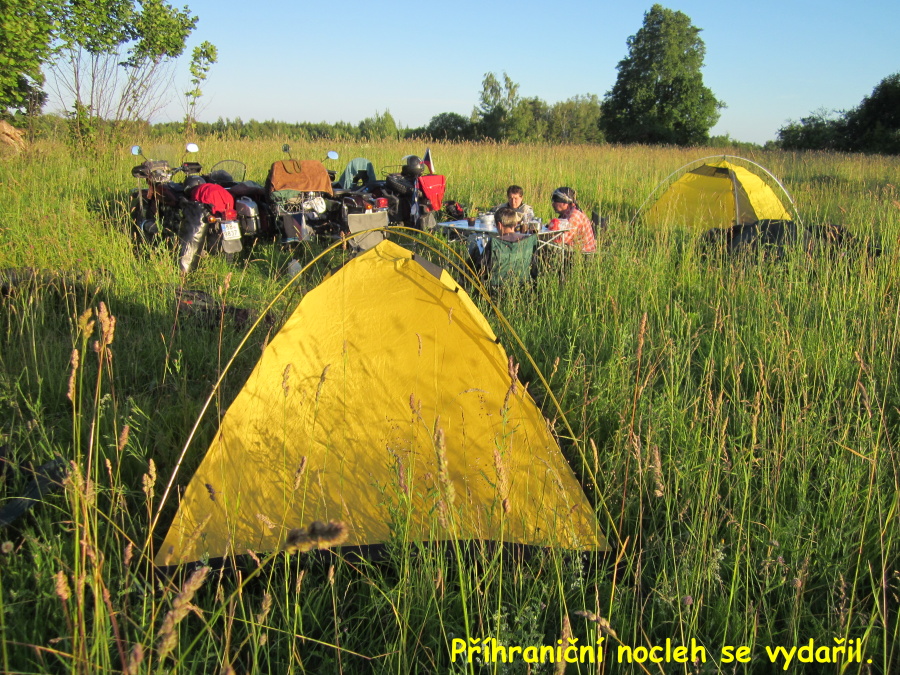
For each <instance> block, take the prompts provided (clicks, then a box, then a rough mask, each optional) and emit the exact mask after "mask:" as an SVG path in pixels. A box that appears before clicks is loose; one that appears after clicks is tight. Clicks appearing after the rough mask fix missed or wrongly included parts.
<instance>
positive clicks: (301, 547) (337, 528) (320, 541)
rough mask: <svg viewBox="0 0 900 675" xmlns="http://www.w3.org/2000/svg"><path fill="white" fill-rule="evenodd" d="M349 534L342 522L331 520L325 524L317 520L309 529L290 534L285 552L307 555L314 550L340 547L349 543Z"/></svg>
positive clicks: (285, 544)
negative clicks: (346, 542)
mask: <svg viewBox="0 0 900 675" xmlns="http://www.w3.org/2000/svg"><path fill="white" fill-rule="evenodd" d="M349 534H350V532H349V529H348V528H347V526H346V525H345V524H344V523H342V522H338V521H334V520H331V521H329V522H327V523H323V522H322V521H320V520H316V521H314V522H313V523H312V524H310V526H309V527H301V528H298V529H294V530H291V531H290V532H288V534H287V538H286V540H285V542H284V551H286V552H287V553H306V552H307V551H311V550H313V549H314V548H331V547H333V546H340V545H341V544H343V543H344V542H345V541H347V537H348V536H349Z"/></svg>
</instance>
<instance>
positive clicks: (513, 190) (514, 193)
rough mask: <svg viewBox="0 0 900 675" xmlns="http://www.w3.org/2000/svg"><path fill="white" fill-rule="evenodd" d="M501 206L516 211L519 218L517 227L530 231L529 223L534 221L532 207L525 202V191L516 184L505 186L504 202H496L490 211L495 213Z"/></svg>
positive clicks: (523, 230)
mask: <svg viewBox="0 0 900 675" xmlns="http://www.w3.org/2000/svg"><path fill="white" fill-rule="evenodd" d="M502 208H510V209H512V210H513V211H515V212H516V215H517V216H518V219H519V224H518V229H519V231H521V232H530V231H531V230H532V228H531V223H533V222H534V209H533V208H531V207H530V206H529V205H528V204H526V203H525V191H524V190H523V189H522V188H521V187H519V186H518V185H510V186H509V187H508V188H506V203H505V204H498V205H497V206H495V207H494V208H492V209H491V211H492V212H493V213H494V214H495V215H496V213H497V211H498V210H500V209H502Z"/></svg>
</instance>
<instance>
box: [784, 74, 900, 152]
mask: <svg viewBox="0 0 900 675" xmlns="http://www.w3.org/2000/svg"><path fill="white" fill-rule="evenodd" d="M778 146H779V147H780V148H782V149H784V150H838V151H842V152H873V153H881V154H885V155H900V73H894V74H893V75H889V76H887V77H886V78H884V79H883V80H882V81H881V82H879V83H878V84H877V85H876V86H875V89H873V90H872V93H871V94H870V95H869V96H866V97H865V98H864V99H863V100H862V102H860V104H859V105H858V106H857V107H856V108H853V109H852V110H847V111H843V112H828V111H824V110H818V111H816V112H813V113H811V114H810V115H809V116H807V117H803V118H801V119H800V121H799V122H794V121H790V122H788V124H786V125H785V126H783V127H781V128H780V129H779V130H778Z"/></svg>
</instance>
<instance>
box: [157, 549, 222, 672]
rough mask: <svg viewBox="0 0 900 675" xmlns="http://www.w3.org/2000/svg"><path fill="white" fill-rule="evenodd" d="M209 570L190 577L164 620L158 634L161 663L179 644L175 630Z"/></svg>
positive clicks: (196, 572) (158, 650)
mask: <svg viewBox="0 0 900 675" xmlns="http://www.w3.org/2000/svg"><path fill="white" fill-rule="evenodd" d="M209 569H210V568H209V567H208V566H207V567H201V568H200V569H198V570H195V571H194V572H193V573H192V574H191V576H190V577H188V580H187V581H185V582H184V586H183V587H182V589H181V593H179V594H178V595H177V596H175V600H173V601H172V609H170V610H169V612H168V613H167V614H166V618H165V619H163V623H162V626H161V627H160V629H159V633H157V638H159V641H158V642H157V647H156V649H157V652H158V654H159V660H160V661H163V660H165V658H166V657H167V656H168V655H169V654H171V653H172V650H173V649H174V648H175V645H177V644H178V635H177V633H176V632H175V628H176V627H177V626H178V624H179V623H181V620H182V619H184V617H186V616H187V614H188V612H189V611H190V610H191V607H192V605H191V600H193V599H194V595H195V594H196V593H197V591H198V590H200V587H201V586H202V585H203V582H204V581H205V580H206V575H207V574H209Z"/></svg>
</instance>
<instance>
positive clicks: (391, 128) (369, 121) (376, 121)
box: [359, 110, 397, 141]
mask: <svg viewBox="0 0 900 675" xmlns="http://www.w3.org/2000/svg"><path fill="white" fill-rule="evenodd" d="M359 135H360V136H361V137H362V138H365V139H366V140H370V141H375V140H381V139H385V138H397V123H396V122H395V121H394V117H393V115H391V111H390V110H385V111H384V113H383V114H382V113H378V112H376V113H375V117H367V118H366V119H364V120H363V121H362V122H360V123H359Z"/></svg>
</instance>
